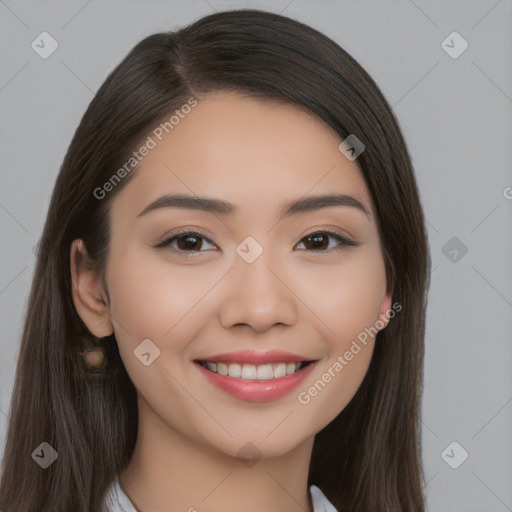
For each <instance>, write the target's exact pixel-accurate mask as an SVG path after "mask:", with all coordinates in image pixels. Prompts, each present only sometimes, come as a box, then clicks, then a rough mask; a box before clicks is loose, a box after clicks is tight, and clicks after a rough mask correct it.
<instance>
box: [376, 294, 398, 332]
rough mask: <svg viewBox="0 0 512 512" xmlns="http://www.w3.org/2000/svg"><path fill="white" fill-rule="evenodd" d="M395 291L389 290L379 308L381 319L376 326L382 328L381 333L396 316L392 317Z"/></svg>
mask: <svg viewBox="0 0 512 512" xmlns="http://www.w3.org/2000/svg"><path fill="white" fill-rule="evenodd" d="M392 297H393V290H391V289H389V288H388V290H387V291H386V293H385V294H384V296H383V297H382V299H381V301H380V306H379V318H378V320H377V322H376V325H377V326H378V327H379V326H382V325H383V326H382V327H379V331H381V330H382V329H385V328H386V327H387V326H388V323H389V319H390V318H392V317H393V316H394V315H391V312H392V308H391V302H392V300H393V298H392Z"/></svg>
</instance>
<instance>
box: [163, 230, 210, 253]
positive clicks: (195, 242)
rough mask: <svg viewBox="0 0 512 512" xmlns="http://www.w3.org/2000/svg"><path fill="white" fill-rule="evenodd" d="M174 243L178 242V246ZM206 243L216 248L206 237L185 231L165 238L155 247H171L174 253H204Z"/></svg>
mask: <svg viewBox="0 0 512 512" xmlns="http://www.w3.org/2000/svg"><path fill="white" fill-rule="evenodd" d="M174 242H176V245H174ZM205 242H206V243H210V244H212V245H214V246H215V244H214V243H213V242H212V241H211V240H210V239H209V238H207V237H205V236H204V235H202V234H201V233H196V232H194V231H184V232H181V233H175V234H173V235H171V236H169V237H168V238H165V239H164V240H162V241H161V242H159V243H158V244H156V245H154V247H157V248H162V247H167V246H170V248H171V249H172V250H173V251H177V252H204V251H202V250H201V247H202V246H203V245H204V243H205Z"/></svg>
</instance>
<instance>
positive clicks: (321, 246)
mask: <svg viewBox="0 0 512 512" xmlns="http://www.w3.org/2000/svg"><path fill="white" fill-rule="evenodd" d="M329 238H333V239H335V240H336V241H337V242H338V246H337V247H334V248H331V249H332V250H334V251H340V250H342V249H343V247H344V246H351V247H355V246H357V245H358V244H357V243H356V242H354V241H353V240H350V239H349V238H347V237H346V236H343V235H341V234H339V233H336V232H334V231H329V230H325V231H315V232H314V233H310V234H309V235H307V236H305V237H304V238H303V239H302V240H301V241H300V242H299V244H300V243H303V244H304V245H305V246H309V247H307V250H310V251H313V252H328V251H330V250H331V249H329ZM303 240H305V241H306V243H304V242H303ZM326 243H327V247H326Z"/></svg>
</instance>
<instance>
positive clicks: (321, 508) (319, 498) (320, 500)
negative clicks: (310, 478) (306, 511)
mask: <svg viewBox="0 0 512 512" xmlns="http://www.w3.org/2000/svg"><path fill="white" fill-rule="evenodd" d="M309 492H310V494H311V501H312V502H313V512H339V511H338V510H337V509H336V508H334V505H333V504H332V503H331V502H330V501H329V500H328V499H327V497H326V496H325V494H324V493H323V492H322V491H321V490H320V489H319V488H318V487H317V486H316V485H311V486H310V487H309Z"/></svg>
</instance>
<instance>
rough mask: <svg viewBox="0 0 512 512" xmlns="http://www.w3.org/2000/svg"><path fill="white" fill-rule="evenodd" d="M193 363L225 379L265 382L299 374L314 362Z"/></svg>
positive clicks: (204, 361)
mask: <svg viewBox="0 0 512 512" xmlns="http://www.w3.org/2000/svg"><path fill="white" fill-rule="evenodd" d="M194 362H195V363H197V364H200V365H201V366H203V367H204V368H206V369H207V370H209V371H210V372H212V373H216V374H218V375H222V376H225V377H232V378H234V379H241V380H257V381H265V380H275V379H281V378H283V377H286V376H288V375H293V374H296V373H299V372H300V371H302V370H303V369H304V368H306V367H307V366H309V365H310V364H311V363H314V362H315V361H314V360H311V361H297V362H284V361H279V362H274V363H265V364H250V363H241V362H240V363H236V362H235V363H233V362H229V361H216V362H213V361H207V360H195V361H194Z"/></svg>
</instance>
